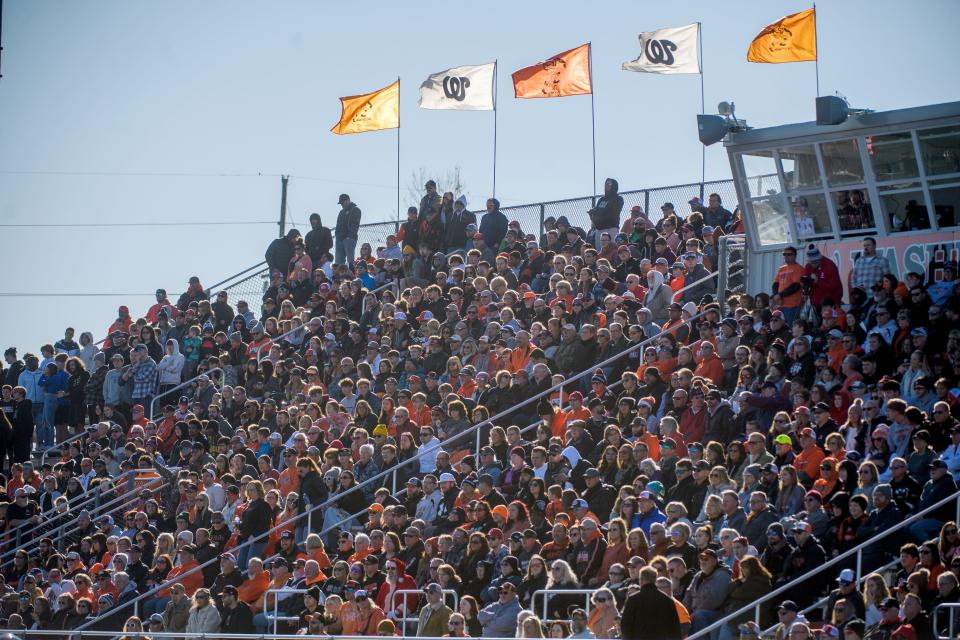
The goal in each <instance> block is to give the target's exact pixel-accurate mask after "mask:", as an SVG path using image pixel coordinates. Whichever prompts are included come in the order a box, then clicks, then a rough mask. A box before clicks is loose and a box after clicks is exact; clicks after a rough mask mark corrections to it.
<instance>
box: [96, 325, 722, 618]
mask: <svg viewBox="0 0 960 640" xmlns="http://www.w3.org/2000/svg"><path fill="white" fill-rule="evenodd" d="M704 315H705V312H701V313H698V314H697V315H695V316H693V317H691V318H690V319H689V320H688V321H687V322H692V321H693V320H695V319H697V318H700V317H702V316H704ZM661 335H663V332H661V333H658V334H657V335H655V336H652V337H650V338H647V339H646V340H643V341H641V342H639V343H637V344H636V345H633V346H632V347H630V348H628V349H626V350H624V351H621V352H620V353H618V354H616V355H613V356H611V357H610V358H607V359H606V360H604V361H602V362H599V363H596V364H594V365H591V366H590V367H588V368H587V369H585V370H584V371H582V372H580V373H578V374H576V375H574V376H572V377H571V378H570V379H568V380H564V381H563V382H560V383H558V384H556V385H553V386H551V387H550V388H548V389H547V390H545V391H542V392H540V393H538V394H536V395H534V396H532V397H530V398H527V399H525V400H523V401H521V402H520V403H518V404H516V405H514V406H513V407H511V408H510V409H507V410H505V411H502V412H500V413H498V414H496V415H494V416H492V417H490V418H489V419H488V420H485V421H483V422H479V423H477V424H476V425H473V426H472V427H471V428H470V429H467V430H465V431H463V432H462V433H460V434H458V435H457V436H456V437H457V438H460V437H463V436H466V435H468V434H470V432H471V430H473V431H477V430H479V429H480V428H482V427H484V426H488V425H489V426H492V425H494V424H495V423H496V421H497V420H499V419H501V418H505V417H507V416H509V415H510V414H512V413H514V412H515V411H516V410H517V409H519V408H521V407H524V406H528V405H530V404H532V403H535V402H538V401H539V400H540V399H541V398H543V397H548V396H549V395H550V394H552V393H554V392H556V391H558V390H559V389H562V388H563V387H564V386H565V385H568V384H570V383H571V382H575V381H577V380H580V379H582V378H584V377H586V376H588V375H592V374H593V371H594V369H596V368H598V367H600V368H602V367H604V366H607V365H609V364H611V363H613V362H615V361H617V360H619V359H620V358H624V357H626V356H628V355H629V354H630V353H633V352H634V351H637V350H638V349H642V348H644V347H646V345H647V344H649V343H650V342H652V341H653V340H656V339H658V338H659V337H660V336H661ZM423 453H426V452H418V453H417V455H416V456H415V458H420V457H421V456H422V455H423ZM394 471H395V470H394V469H387V470H385V471H381V472H379V473H377V474H376V475H374V476H372V477H370V478H368V479H367V480H365V481H364V482H362V483H358V484H355V485H354V486H352V487H349V488H348V489H347V490H346V491H343V492H340V493H336V494H333V495H332V496H330V497H329V498H328V499H327V500H325V501H323V502H322V503H320V504H319V505H315V506H311V507H310V509H308V510H307V511H305V512H304V513H300V514H297V515H296V516H294V517H293V518H290V519H288V520H285V521H284V522H282V523H280V524H277V525H275V526H273V527H272V528H270V529H269V530H267V531H266V532H265V533H263V534H261V535H260V536H258V537H257V538H256V540H258V541H259V540H266V539H267V538H268V536H269V535H270V534H273V533H276V532H278V531H279V530H280V529H282V528H285V527H288V526H289V525H290V524H291V523H294V522H303V520H306V521H308V522H309V521H310V520H311V519H312V517H313V513H314V512H319V513H321V514H322V513H324V511H325V510H326V509H328V508H329V507H331V506H332V505H334V504H336V503H337V502H338V501H339V500H340V499H342V498H343V497H344V496H346V495H347V494H349V493H353V492H356V491H361V490H363V489H364V488H366V487H367V486H376V485H375V484H374V483H379V482H380V481H381V479H382V478H385V477H387V476H388V475H389V474H391V473H393V472H394ZM253 544H254V540H253V539H250V540H247V541H245V542H243V543H241V544H240V545H239V546H238V547H236V548H235V549H233V551H234V553H236V552H237V551H238V550H240V549H243V548H249V547H251V546H252V545H253ZM214 562H219V558H213V559H211V560H209V561H207V562H205V563H203V564H201V565H199V566H197V567H194V568H192V569H190V570H189V571H187V572H185V573H183V574H180V575H179V576H177V578H175V579H173V580H169V581H165V582H163V583H162V584H160V585H157V586H155V587H154V588H153V589H150V590H149V591H147V592H145V593H143V594H140V595H139V596H137V597H136V598H134V599H133V600H131V601H129V602H126V603H124V604H123V605H120V606H121V607H128V606H130V605H134V606H136V604H137V603H138V602H140V601H141V600H142V599H144V598H148V597H153V596H155V595H156V594H157V593H158V592H160V591H161V590H163V589H169V588H170V586H171V585H172V584H174V583H175V582H177V581H178V580H180V579H182V578H184V577H185V576H187V575H191V574H193V573H195V572H197V571H202V570H203V569H204V568H206V567H208V566H211V565H212V564H213V563H214ZM94 621H95V619H93V620H89V621H87V622H85V623H83V625H81V626H80V627H78V630H81V629H86V628H87V627H88V626H89V625H91V624H93V623H94Z"/></svg>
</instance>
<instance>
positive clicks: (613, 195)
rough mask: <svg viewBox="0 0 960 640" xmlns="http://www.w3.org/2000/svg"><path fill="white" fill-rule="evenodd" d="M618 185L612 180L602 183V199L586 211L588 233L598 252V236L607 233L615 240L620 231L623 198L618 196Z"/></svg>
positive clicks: (608, 179)
mask: <svg viewBox="0 0 960 640" xmlns="http://www.w3.org/2000/svg"><path fill="white" fill-rule="evenodd" d="M619 191H620V184H619V183H618V182H617V181H616V180H615V179H614V178H607V179H606V180H605V181H604V182H603V197H602V198H600V200H598V201H597V206H595V207H594V208H593V209H590V211H588V212H587V213H588V215H589V216H590V226H591V229H590V233H589V234H587V235H588V238H589V237H590V236H591V235H592V238H593V246H594V247H596V248H597V250H598V251H599V250H600V236H602V235H603V234H604V233H609V234H610V237H611V238H616V237H617V233H619V231H620V212H621V211H623V196H621V195H620V193H619Z"/></svg>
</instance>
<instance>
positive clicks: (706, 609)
mask: <svg viewBox="0 0 960 640" xmlns="http://www.w3.org/2000/svg"><path fill="white" fill-rule="evenodd" d="M729 584H730V570H729V569H728V568H727V567H726V566H725V565H724V564H723V563H721V562H720V560H719V559H718V557H717V552H716V551H714V550H713V549H710V548H707V549H705V550H703V551H701V552H700V571H699V572H697V574H696V575H695V576H693V580H691V581H690V587H689V588H688V589H687V592H686V594H685V595H684V596H683V605H684V606H685V607H686V608H687V610H688V611H690V612H691V613H692V616H693V621H692V622H693V627H692V628H691V632H692V633H696V632H697V631H700V630H701V629H703V628H705V627H707V626H709V625H710V624H712V623H714V622H716V621H717V620H719V619H720V616H721V615H722V614H723V603H724V601H725V600H726V599H727V588H728V586H729Z"/></svg>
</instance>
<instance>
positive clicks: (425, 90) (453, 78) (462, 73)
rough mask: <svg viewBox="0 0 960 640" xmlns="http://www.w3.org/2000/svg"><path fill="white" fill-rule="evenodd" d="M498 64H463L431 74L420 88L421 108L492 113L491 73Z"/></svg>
mask: <svg viewBox="0 0 960 640" xmlns="http://www.w3.org/2000/svg"><path fill="white" fill-rule="evenodd" d="M496 67H497V63H496V62H491V63H490V64H475V65H466V66H463V67H454V68H452V69H447V70H446V71H440V72H439V73H434V74H433V75H431V76H429V77H428V78H427V79H426V80H424V81H423V84H421V85H420V103H419V104H420V106H421V107H423V108H424V109H456V110H458V111H492V110H493V109H494V104H493V74H494V71H495V70H496Z"/></svg>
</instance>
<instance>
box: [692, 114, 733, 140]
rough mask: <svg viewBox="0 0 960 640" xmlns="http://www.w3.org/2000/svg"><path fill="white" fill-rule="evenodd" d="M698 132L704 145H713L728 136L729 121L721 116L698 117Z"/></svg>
mask: <svg viewBox="0 0 960 640" xmlns="http://www.w3.org/2000/svg"><path fill="white" fill-rule="evenodd" d="M697 131H698V134H699V137H700V142H702V143H703V144H704V145H707V146H709V145H711V144H713V143H715V142H720V141H721V140H723V137H724V136H725V135H727V121H726V119H725V118H722V117H720V116H707V115H698V116H697Z"/></svg>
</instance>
